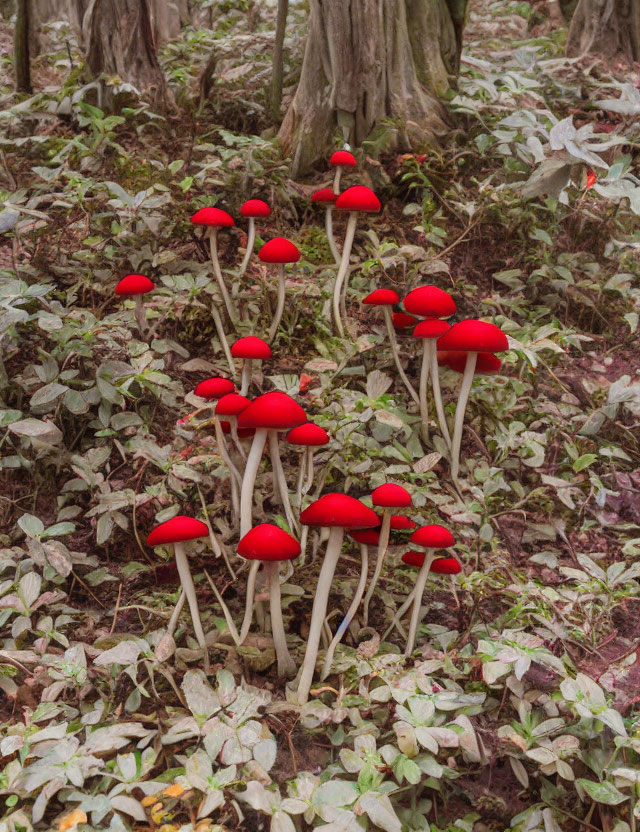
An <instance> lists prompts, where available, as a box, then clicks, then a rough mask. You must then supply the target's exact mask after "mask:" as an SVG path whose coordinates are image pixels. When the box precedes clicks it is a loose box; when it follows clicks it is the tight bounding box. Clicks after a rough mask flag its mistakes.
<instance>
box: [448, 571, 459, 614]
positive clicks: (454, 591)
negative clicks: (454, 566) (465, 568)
mask: <svg viewBox="0 0 640 832" xmlns="http://www.w3.org/2000/svg"><path fill="white" fill-rule="evenodd" d="M449 583H450V584H451V592H452V594H453V599H454V601H455V602H456V607H460V599H459V598H458V591H457V589H456V576H455V575H449Z"/></svg>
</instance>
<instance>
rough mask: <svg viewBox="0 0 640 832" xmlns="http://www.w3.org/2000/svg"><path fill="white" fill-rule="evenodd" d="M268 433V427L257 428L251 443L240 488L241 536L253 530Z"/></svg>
mask: <svg viewBox="0 0 640 832" xmlns="http://www.w3.org/2000/svg"><path fill="white" fill-rule="evenodd" d="M268 435H269V430H268V429H267V428H258V429H257V430H256V432H255V434H254V437H253V442H252V443H251V450H250V451H249V456H248V457H247V464H246V465H245V469H244V477H243V478H242V488H241V489H240V537H244V536H245V534H248V533H249V532H250V531H251V525H252V523H251V515H252V509H253V489H254V487H255V484H256V477H257V475H258V468H259V467H260V460H261V459H262V452H263V451H264V446H265V444H266V441H267V436H268Z"/></svg>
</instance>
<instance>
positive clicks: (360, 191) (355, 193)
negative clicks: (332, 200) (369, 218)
mask: <svg viewBox="0 0 640 832" xmlns="http://www.w3.org/2000/svg"><path fill="white" fill-rule="evenodd" d="M381 207H382V206H381V205H380V200H379V199H378V197H377V196H376V195H375V194H374V192H373V191H372V190H371V188H367V187H366V185H353V186H352V187H351V188H347V190H346V191H343V192H342V193H341V194H340V196H339V197H338V198H337V199H336V208H337V209H338V211H362V212H363V213H366V214H377V213H378V212H379V211H380V210H381Z"/></svg>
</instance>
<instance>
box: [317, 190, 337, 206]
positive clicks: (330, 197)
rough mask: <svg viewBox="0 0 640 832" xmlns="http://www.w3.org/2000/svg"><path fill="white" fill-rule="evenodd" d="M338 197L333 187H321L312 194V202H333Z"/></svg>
mask: <svg viewBox="0 0 640 832" xmlns="http://www.w3.org/2000/svg"><path fill="white" fill-rule="evenodd" d="M337 198H338V194H336V193H334V192H333V190H332V189H331V188H320V190H319V191H314V192H313V193H312V194H311V202H321V203H332V202H335V201H336V199H337Z"/></svg>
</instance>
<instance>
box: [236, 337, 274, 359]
mask: <svg viewBox="0 0 640 832" xmlns="http://www.w3.org/2000/svg"><path fill="white" fill-rule="evenodd" d="M231 355H232V356H233V357H234V358H261V359H262V360H263V361H264V360H265V359H267V358H271V347H270V346H269V344H267V342H266V341H263V340H262V338H256V336H255V335H247V336H245V337H244V338H238V340H237V341H236V342H235V343H234V344H233V346H232V347H231Z"/></svg>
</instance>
